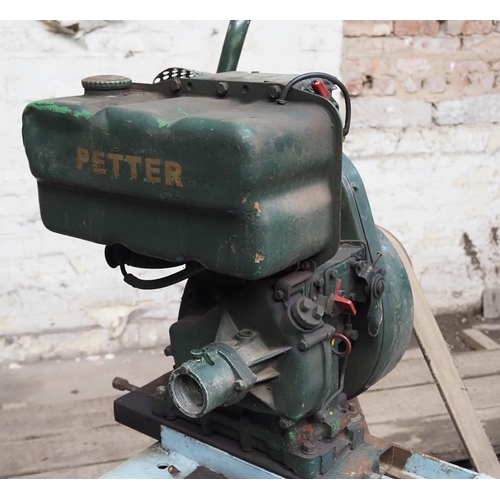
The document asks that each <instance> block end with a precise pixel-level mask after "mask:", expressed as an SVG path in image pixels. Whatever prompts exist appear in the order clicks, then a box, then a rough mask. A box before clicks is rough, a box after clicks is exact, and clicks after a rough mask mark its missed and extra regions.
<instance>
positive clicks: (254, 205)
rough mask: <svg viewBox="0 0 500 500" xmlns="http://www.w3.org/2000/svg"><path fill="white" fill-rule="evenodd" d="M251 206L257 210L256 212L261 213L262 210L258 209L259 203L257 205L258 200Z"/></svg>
mask: <svg viewBox="0 0 500 500" xmlns="http://www.w3.org/2000/svg"><path fill="white" fill-rule="evenodd" d="M253 208H255V210H257V212H258V213H259V214H261V213H262V210H261V209H260V205H259V202H258V201H256V202H255V203H254V204H253Z"/></svg>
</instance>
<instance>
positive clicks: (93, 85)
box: [82, 75, 132, 90]
mask: <svg viewBox="0 0 500 500" xmlns="http://www.w3.org/2000/svg"><path fill="white" fill-rule="evenodd" d="M131 85H132V80H131V79H130V78H129V77H128V76H120V75H96V76H87V78H84V79H83V80H82V86H83V88H84V89H88V90H122V89H128V88H130V86H131Z"/></svg>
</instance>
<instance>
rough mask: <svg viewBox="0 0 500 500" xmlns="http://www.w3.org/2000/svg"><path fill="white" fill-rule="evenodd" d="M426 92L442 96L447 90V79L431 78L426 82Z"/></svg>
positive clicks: (441, 77) (440, 77)
mask: <svg viewBox="0 0 500 500" xmlns="http://www.w3.org/2000/svg"><path fill="white" fill-rule="evenodd" d="M424 90H427V92H430V93H431V94H442V93H443V92H444V91H445V90H446V79H445V77H444V76H431V77H429V78H426V79H425V80H424Z"/></svg>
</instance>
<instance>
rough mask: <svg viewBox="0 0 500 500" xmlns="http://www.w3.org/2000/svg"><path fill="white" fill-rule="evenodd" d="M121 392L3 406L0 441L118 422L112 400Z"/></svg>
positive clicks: (84, 429)
mask: <svg viewBox="0 0 500 500" xmlns="http://www.w3.org/2000/svg"><path fill="white" fill-rule="evenodd" d="M119 396H120V393H117V395H116V396H108V397H105V398H96V399H90V400H86V401H85V400H84V401H82V400H79V401H75V402H72V403H70V402H67V403H60V404H56V405H49V406H45V405H33V406H29V407H26V408H19V409H13V410H0V443H4V442H8V441H22V440H26V441H29V440H33V439H37V438H40V437H45V436H57V435H61V434H63V433H64V432H66V431H69V430H72V429H79V430H80V432H82V433H83V432H85V431H86V429H91V428H93V427H102V426H104V425H112V424H114V423H115V419H114V416H113V401H114V400H115V399H117V397H119Z"/></svg>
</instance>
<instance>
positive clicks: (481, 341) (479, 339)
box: [458, 328, 500, 351]
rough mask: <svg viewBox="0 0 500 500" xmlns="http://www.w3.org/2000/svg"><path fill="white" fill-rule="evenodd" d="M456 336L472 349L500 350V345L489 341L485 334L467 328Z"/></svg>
mask: <svg viewBox="0 0 500 500" xmlns="http://www.w3.org/2000/svg"><path fill="white" fill-rule="evenodd" d="M458 336H459V337H460V338H461V339H462V340H463V341H464V342H465V343H466V344H467V345H468V346H469V347H471V348H472V349H475V350H476V351H480V350H482V349H488V350H494V349H500V344H497V343H496V342H495V341H494V340H493V339H490V338H489V337H488V335H486V334H485V333H483V332H481V331H479V330H475V329H473V328H467V329H465V330H462V331H461V332H460V333H459V334H458Z"/></svg>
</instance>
